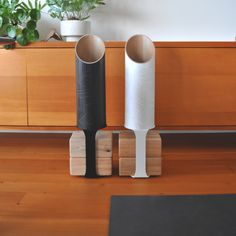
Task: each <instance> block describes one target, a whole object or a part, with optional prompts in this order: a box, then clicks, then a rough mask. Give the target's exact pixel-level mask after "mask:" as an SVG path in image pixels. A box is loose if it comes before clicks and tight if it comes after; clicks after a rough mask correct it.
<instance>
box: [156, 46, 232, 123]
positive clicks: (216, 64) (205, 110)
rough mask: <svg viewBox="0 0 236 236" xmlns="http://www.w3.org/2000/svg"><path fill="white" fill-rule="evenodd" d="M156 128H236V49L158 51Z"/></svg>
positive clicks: (171, 49) (174, 49)
mask: <svg viewBox="0 0 236 236" xmlns="http://www.w3.org/2000/svg"><path fill="white" fill-rule="evenodd" d="M157 53H158V55H157V56H158V60H157V65H156V68H157V70H156V77H157V85H156V110H157V111H158V112H157V116H156V124H157V125H159V126H161V127H162V126H182V127H184V126H201V125H206V126H207V125H209V126H211V125H213V126H217V125H218V126H223V125H225V126H227V125H232V126H233V125H235V124H236V93H235V91H236V77H235V75H236V60H235V58H236V49H234V48H169V49H159V50H158V52H157Z"/></svg>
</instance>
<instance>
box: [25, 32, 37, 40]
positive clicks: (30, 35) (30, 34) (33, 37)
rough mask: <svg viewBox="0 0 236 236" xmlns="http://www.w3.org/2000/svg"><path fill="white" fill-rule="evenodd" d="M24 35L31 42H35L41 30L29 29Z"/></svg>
mask: <svg viewBox="0 0 236 236" xmlns="http://www.w3.org/2000/svg"><path fill="white" fill-rule="evenodd" d="M24 36H25V37H26V39H27V40H28V41H29V42H35V41H37V40H38V39H39V32H38V31H37V30H27V31H26V33H25V34H24Z"/></svg>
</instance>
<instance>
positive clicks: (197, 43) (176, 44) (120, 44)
mask: <svg viewBox="0 0 236 236" xmlns="http://www.w3.org/2000/svg"><path fill="white" fill-rule="evenodd" d="M75 44H76V43H75V42H64V41H50V42H45V41H39V42H35V43H30V44H29V45H27V46H20V45H19V44H16V48H17V49H31V48H74V47H75ZM105 45H106V47H109V48H110V47H111V48H114V47H116V48H124V47H125V42H124V41H105ZM154 45H155V47H158V48H163V47H164V48H172V47H174V48H175V47H188V48H189V47H213V48H221V47H229V48H230V47H231V48H235V47H236V42H235V41H225V42H224V41H219V42H217V41H213V42H209V41H205V42H204V41H195V42H194V41H191V42H187V41H183V42H180V41H176V42H175V41H171V42H162V41H157V42H154ZM0 49H1V47H0Z"/></svg>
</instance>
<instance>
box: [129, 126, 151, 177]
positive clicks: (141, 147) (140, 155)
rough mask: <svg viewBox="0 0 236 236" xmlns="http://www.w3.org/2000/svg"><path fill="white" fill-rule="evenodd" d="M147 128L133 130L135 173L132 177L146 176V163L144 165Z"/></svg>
mask: <svg viewBox="0 0 236 236" xmlns="http://www.w3.org/2000/svg"><path fill="white" fill-rule="evenodd" d="M147 132H148V130H135V131H134V133H135V138H136V142H135V146H136V147H135V151H136V161H135V173H134V175H133V176H132V177H133V178H147V177H148V175H147V171H146V168H147V165H146V137H147Z"/></svg>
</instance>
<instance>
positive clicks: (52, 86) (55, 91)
mask: <svg viewBox="0 0 236 236" xmlns="http://www.w3.org/2000/svg"><path fill="white" fill-rule="evenodd" d="M27 76H28V108H29V125H35V126H37V125H39V126H75V125H76V114H75V111H76V98H75V97H76V93H75V60H74V51H73V50H71V49H60V50H58V49H44V50H37V49H30V50H27Z"/></svg>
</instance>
